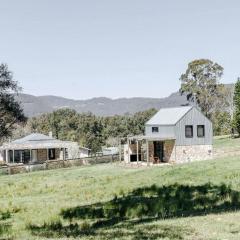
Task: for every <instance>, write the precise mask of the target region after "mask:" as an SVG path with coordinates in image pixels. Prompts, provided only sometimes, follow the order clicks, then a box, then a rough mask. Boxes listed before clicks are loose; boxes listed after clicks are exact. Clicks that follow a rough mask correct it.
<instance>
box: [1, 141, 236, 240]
mask: <svg viewBox="0 0 240 240" xmlns="http://www.w3.org/2000/svg"><path fill="white" fill-rule="evenodd" d="M238 143H239V140H238V139H234V140H232V139H229V138H227V139H224V140H222V139H217V140H216V141H215V148H219V149H220V148H223V147H225V146H231V147H232V146H233V145H234V146H235V147H236V148H237V146H238ZM0 196H1V198H0V206H1V208H0V211H1V212H0V239H1V235H2V236H3V238H4V239H7V238H9V239H66V238H69V239H171V240H172V239H173V240H174V239H176V240H181V239H194V240H204V239H212V240H213V239H216V240H217V239H219V240H220V239H240V158H239V157H238V156H233V157H224V158H219V159H216V160H211V161H204V162H196V163H191V164H185V165H177V166H166V167H151V168H135V169H131V168H124V167H121V166H118V165H117V164H105V165H98V166H89V167H77V168H69V169H58V170H49V171H41V172H33V173H29V174H18V175H11V176H0ZM10 225H11V226H10Z"/></svg>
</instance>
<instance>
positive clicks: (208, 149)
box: [170, 145, 213, 163]
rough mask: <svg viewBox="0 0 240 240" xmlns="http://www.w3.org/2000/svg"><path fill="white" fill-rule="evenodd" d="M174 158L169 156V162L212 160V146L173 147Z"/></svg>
mask: <svg viewBox="0 0 240 240" xmlns="http://www.w3.org/2000/svg"><path fill="white" fill-rule="evenodd" d="M175 148H176V149H175V154H174V155H175V156H173V154H172V156H171V159H170V162H175V163H188V162H194V161H201V160H209V159H212V158H213V147H212V145H191V146H175Z"/></svg>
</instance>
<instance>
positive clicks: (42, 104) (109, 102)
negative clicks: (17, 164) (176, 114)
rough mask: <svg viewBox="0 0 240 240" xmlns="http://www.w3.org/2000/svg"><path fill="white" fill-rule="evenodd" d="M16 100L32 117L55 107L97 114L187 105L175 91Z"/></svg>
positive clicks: (131, 112) (184, 99)
mask: <svg viewBox="0 0 240 240" xmlns="http://www.w3.org/2000/svg"><path fill="white" fill-rule="evenodd" d="M16 99H17V101H19V102H20V103H21V104H22V107H23V109H24V112H25V114H26V116H28V117H33V116H38V115H41V114H43V113H49V112H53V111H54V110H57V109H62V108H71V109H74V110H76V111H77V112H79V113H83V112H92V113H93V114H95V115H97V116H113V115H124V114H134V113H136V112H139V111H144V110H147V109H150V108H156V109H160V108H163V107H176V106H181V105H188V104H189V102H188V101H187V99H186V96H184V95H181V94H180V93H178V92H176V93H173V94H171V95H170V96H169V97H166V98H141V97H139V98H119V99H110V98H105V97H99V98H92V99H89V100H73V99H67V98H63V97H57V96H33V95H29V94H19V95H17V96H16Z"/></svg>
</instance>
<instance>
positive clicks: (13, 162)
mask: <svg viewBox="0 0 240 240" xmlns="http://www.w3.org/2000/svg"><path fill="white" fill-rule="evenodd" d="M13 163H15V150H14V149H13Z"/></svg>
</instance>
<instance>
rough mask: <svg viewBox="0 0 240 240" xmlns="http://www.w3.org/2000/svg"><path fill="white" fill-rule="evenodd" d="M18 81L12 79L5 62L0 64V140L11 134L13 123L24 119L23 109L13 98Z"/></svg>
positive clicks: (17, 89) (17, 88)
mask: <svg viewBox="0 0 240 240" xmlns="http://www.w3.org/2000/svg"><path fill="white" fill-rule="evenodd" d="M18 91H19V87H18V83H17V82H16V81H14V80H13V76H12V73H11V72H10V71H9V70H8V66H7V65H6V64H1V65H0V140H2V139H3V138H4V137H8V136H11V133H12V131H13V129H14V127H15V124H17V123H18V124H19V123H22V122H24V121H25V120H26V118H25V116H24V113H23V109H22V108H21V106H20V104H19V103H18V102H17V101H16V100H15V98H14V94H16V93H18Z"/></svg>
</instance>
